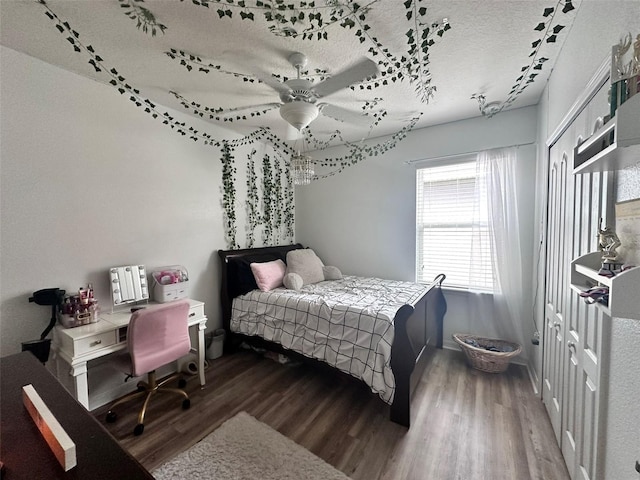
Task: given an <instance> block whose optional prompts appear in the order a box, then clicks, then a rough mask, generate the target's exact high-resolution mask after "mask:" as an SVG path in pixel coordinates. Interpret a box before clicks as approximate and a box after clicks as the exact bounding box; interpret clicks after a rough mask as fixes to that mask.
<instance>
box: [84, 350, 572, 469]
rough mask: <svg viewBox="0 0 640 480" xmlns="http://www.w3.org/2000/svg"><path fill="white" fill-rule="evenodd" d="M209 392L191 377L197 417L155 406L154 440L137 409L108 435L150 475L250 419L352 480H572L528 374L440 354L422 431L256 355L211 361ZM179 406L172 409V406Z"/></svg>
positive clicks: (130, 408)
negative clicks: (485, 368) (487, 369)
mask: <svg viewBox="0 0 640 480" xmlns="http://www.w3.org/2000/svg"><path fill="white" fill-rule="evenodd" d="M206 378H207V386H206V388H205V389H204V390H202V389H200V387H199V385H198V382H197V379H196V378H195V377H193V378H192V379H190V380H189V382H188V385H187V391H188V393H189V395H190V396H191V405H192V406H191V409H189V410H186V411H183V410H182V409H181V408H180V406H179V404H180V401H179V400H178V401H177V402H176V401H175V400H174V399H173V397H172V396H163V397H162V398H160V397H159V398H157V399H154V401H153V402H152V404H151V406H150V409H149V411H148V414H147V417H148V420H147V422H146V425H145V432H144V434H143V435H142V436H140V437H134V436H133V435H132V433H131V432H132V431H133V427H134V426H135V423H136V415H137V409H138V407H139V404H138V403H136V402H135V401H134V402H133V403H131V402H130V403H129V404H127V405H125V406H121V407H119V411H118V414H119V419H118V421H117V423H115V424H107V423H105V422H104V413H105V412H106V407H105V408H102V409H100V410H97V411H95V412H94V413H95V414H96V416H97V418H98V419H99V420H100V421H101V422H102V423H103V424H104V425H105V426H106V428H107V429H108V430H109V431H110V432H111V433H112V434H113V435H114V436H115V437H116V438H117V439H118V440H119V441H120V442H121V444H122V445H123V446H124V447H125V448H126V449H128V450H129V451H130V452H131V453H132V454H133V455H134V456H135V457H136V458H138V460H140V462H141V463H142V464H143V465H144V466H145V467H147V468H148V469H153V468H154V467H156V466H158V465H160V464H162V463H163V462H165V461H166V460H168V459H169V458H171V457H173V456H174V455H176V454H177V453H179V452H181V451H183V450H185V449H186V448H188V447H189V446H190V445H192V444H194V443H196V442H198V441H199V440H200V439H201V438H203V437H204V436H206V435H207V434H209V433H210V432H212V431H213V430H215V429H216V428H217V427H218V426H219V425H220V424H221V423H222V422H224V421H225V420H226V419H228V418H230V417H232V416H233V415H235V414H236V413H238V412H240V411H243V410H244V411H246V412H248V413H249V414H251V415H253V416H254V417H256V418H257V419H258V420H260V421H262V422H264V423H266V424H267V425H270V426H271V427H273V428H274V429H276V430H278V431H279V432H280V433H282V434H284V435H286V436H287V437H289V438H291V439H292V440H294V441H295V442H297V443H298V444H300V445H302V446H304V447H305V448H307V449H308V450H310V451H311V452H313V453H315V454H316V455H318V456H319V457H321V458H323V459H324V460H325V461H327V462H328V463H330V464H332V465H334V466H335V467H336V468H338V469H339V470H342V471H343V472H345V473H346V474H347V475H349V476H350V477H352V478H353V479H354V480H359V479H362V480H364V479H367V480H371V479H429V480H454V479H460V480H473V479H478V480H486V479H494V480H503V479H504V480H513V479H518V480H527V479H541V480H542V479H544V480H568V479H569V476H568V473H567V470H566V467H565V465H564V462H563V460H562V457H561V454H560V450H559V448H558V446H557V444H556V441H555V438H554V436H553V432H552V429H551V424H550V423H549V420H548V418H547V416H546V414H545V412H544V406H543V405H542V403H541V401H540V400H539V399H538V398H537V397H535V396H534V394H533V392H532V389H531V383H530V381H529V378H528V376H527V372H526V370H525V369H524V367H521V366H517V365H511V366H510V367H509V370H508V371H507V372H506V373H504V374H497V375H496V374H485V373H482V372H479V371H476V370H473V369H470V368H469V367H467V365H466V363H465V361H464V358H463V356H462V354H461V353H460V352H454V351H448V350H433V351H432V352H431V354H430V360H429V365H428V367H427V369H426V370H425V373H424V376H423V378H422V381H421V383H420V386H419V388H418V391H417V392H416V397H414V402H413V405H414V407H413V412H412V426H411V429H410V430H406V429H405V428H403V427H400V426H399V425H396V424H394V423H391V422H390V421H389V419H388V413H389V407H388V406H387V405H386V404H384V403H383V402H382V401H381V400H380V399H379V398H378V397H377V396H376V395H373V394H372V393H370V392H369V390H368V389H367V388H366V387H365V386H364V385H363V384H360V383H359V382H356V381H353V380H352V379H351V378H349V377H346V376H344V375H342V374H339V373H333V372H332V371H329V370H328V369H317V368H315V367H312V366H309V365H301V366H291V365H280V364H278V363H276V362H274V361H272V360H270V359H267V358H263V357H261V356H259V355H257V354H255V353H253V352H240V353H236V354H233V355H226V356H223V357H222V358H220V359H217V360H215V361H213V362H211V366H210V367H209V368H208V369H207V371H206ZM171 401H172V402H173V403H170V402H171Z"/></svg>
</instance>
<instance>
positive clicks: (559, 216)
mask: <svg viewBox="0 0 640 480" xmlns="http://www.w3.org/2000/svg"><path fill="white" fill-rule="evenodd" d="M604 94H606V91H605V92H604V93H602V92H599V93H598V94H597V95H596V96H595V97H594V99H593V100H592V102H593V104H594V106H593V107H592V106H589V107H587V108H586V109H585V110H583V111H582V113H580V114H579V115H578V116H577V117H576V118H575V119H574V121H573V122H572V124H571V125H570V126H569V127H568V128H567V130H566V131H565V132H564V133H563V134H562V136H561V137H560V138H559V139H558V140H557V142H556V143H555V144H554V145H553V146H552V147H551V149H550V158H549V162H550V163H549V193H548V205H549V207H548V208H549V210H548V220H547V223H548V226H547V231H548V232H549V233H548V238H547V265H546V292H545V337H544V343H543V345H544V367H543V401H544V403H545V406H546V408H547V411H548V413H549V416H550V418H551V423H552V425H553V429H554V432H555V434H556V438H557V440H558V443H559V445H560V447H561V449H562V453H563V456H564V458H565V462H566V464H567V469H568V470H569V474H570V475H571V478H572V479H580V480H596V478H597V477H596V472H597V460H598V451H597V446H598V442H597V438H598V429H599V409H600V372H601V369H602V356H603V355H602V353H603V352H602V349H603V345H606V343H607V342H606V341H605V340H606V338H605V337H604V335H606V331H607V328H606V327H607V325H608V324H607V323H606V322H607V319H606V318H604V316H603V314H602V312H601V311H600V310H598V309H596V308H595V307H594V306H592V305H587V304H585V302H584V301H583V300H582V299H581V298H580V297H579V296H578V295H577V294H576V293H575V292H573V291H572V290H571V288H570V271H571V260H572V259H573V258H576V257H578V256H580V255H582V254H585V253H588V252H592V251H595V250H597V233H598V229H599V226H600V219H601V218H602V219H604V221H605V223H607V224H608V225H612V223H611V221H612V218H613V217H612V216H611V209H612V208H613V204H612V199H613V195H612V185H613V182H612V180H613V178H612V175H611V174H610V173H588V174H580V175H573V174H572V170H573V167H572V165H573V148H574V147H575V146H576V145H578V144H579V143H580V142H581V141H582V140H583V139H585V138H587V137H588V136H589V135H591V133H592V132H593V128H594V125H595V123H596V120H595V119H596V117H595V113H594V112H598V111H599V110H600V109H602V106H601V104H602V96H603V95H604ZM605 102H606V101H605ZM605 105H606V103H605Z"/></svg>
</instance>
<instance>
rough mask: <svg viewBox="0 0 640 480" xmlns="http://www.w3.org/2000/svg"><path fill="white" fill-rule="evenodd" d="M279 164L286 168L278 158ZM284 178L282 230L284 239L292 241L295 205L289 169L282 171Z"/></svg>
mask: <svg viewBox="0 0 640 480" xmlns="http://www.w3.org/2000/svg"><path fill="white" fill-rule="evenodd" d="M280 162H281V163H282V164H283V165H285V167H287V166H288V165H287V163H286V162H285V160H284V159H283V158H282V157H280ZM284 177H285V181H286V189H285V198H284V205H285V211H284V222H283V223H284V228H285V239H286V240H290V241H293V240H294V238H295V232H294V230H293V228H294V225H295V203H294V193H293V192H294V187H293V177H292V176H291V169H290V168H285V169H284Z"/></svg>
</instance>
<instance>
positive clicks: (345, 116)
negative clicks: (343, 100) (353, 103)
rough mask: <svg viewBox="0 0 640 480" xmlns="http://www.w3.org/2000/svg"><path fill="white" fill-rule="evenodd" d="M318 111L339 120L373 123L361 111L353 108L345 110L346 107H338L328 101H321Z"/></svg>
mask: <svg viewBox="0 0 640 480" xmlns="http://www.w3.org/2000/svg"><path fill="white" fill-rule="evenodd" d="M319 107H320V112H321V113H322V114H323V115H325V116H327V117H331V118H333V119H334V120H338V121H339V122H348V123H355V124H358V125H364V126H369V125H371V124H372V123H373V120H372V118H371V117H370V116H368V115H364V114H363V113H362V112H356V111H353V110H347V109H346V108H342V107H338V106H336V105H331V104H328V103H322V104H320V105H319Z"/></svg>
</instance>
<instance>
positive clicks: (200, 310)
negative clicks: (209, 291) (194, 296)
mask: <svg viewBox="0 0 640 480" xmlns="http://www.w3.org/2000/svg"><path fill="white" fill-rule="evenodd" d="M202 317H204V303H201V304H200V305H193V306H192V307H191V308H189V321H191V320H193V319H195V318H202Z"/></svg>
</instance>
